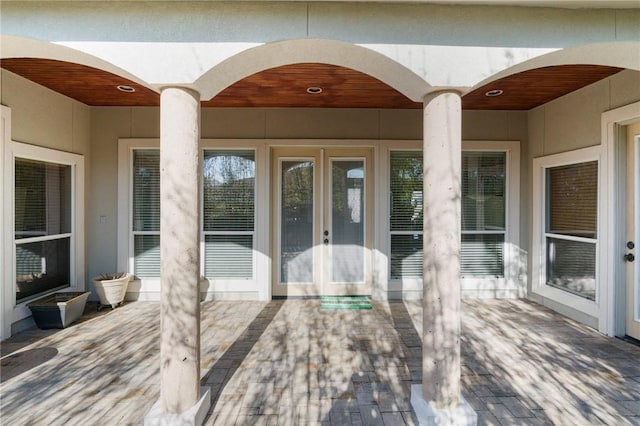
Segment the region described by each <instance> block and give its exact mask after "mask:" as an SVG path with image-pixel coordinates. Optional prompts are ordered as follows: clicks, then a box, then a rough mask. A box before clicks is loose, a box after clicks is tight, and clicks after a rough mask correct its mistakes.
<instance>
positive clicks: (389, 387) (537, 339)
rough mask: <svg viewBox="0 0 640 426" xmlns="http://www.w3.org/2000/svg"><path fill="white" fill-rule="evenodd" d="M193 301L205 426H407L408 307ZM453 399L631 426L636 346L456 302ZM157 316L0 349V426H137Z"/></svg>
mask: <svg viewBox="0 0 640 426" xmlns="http://www.w3.org/2000/svg"><path fill="white" fill-rule="evenodd" d="M373 305H374V308H373V309H372V310H322V309H320V302H319V300H288V301H273V302H268V303H267V302H205V303H203V304H202V339H201V340H202V383H203V384H206V385H207V386H209V387H210V388H211V390H212V395H213V403H212V408H211V410H210V413H209V416H208V418H207V420H206V424H207V425H234V424H239V425H244V424H246V425H254V424H256V425H267V424H273V425H288V424H322V425H349V424H353V425H376V424H380V425H382V424H384V425H405V424H407V425H411V424H414V423H415V416H414V415H413V414H412V412H411V406H410V403H409V398H410V391H409V389H410V386H411V384H412V383H419V382H420V380H421V362H420V359H421V344H420V334H421V319H420V318H421V309H420V305H419V303H418V302H404V303H403V302H388V303H387V302H374V303H373ZM462 309H463V324H462V329H463V334H462V353H463V360H462V361H463V365H462V389H463V394H464V395H465V397H466V399H467V400H468V401H469V403H470V404H471V405H472V406H473V407H474V409H475V410H476V411H477V413H478V418H479V422H478V423H479V424H495V425H536V424H557V425H592V424H593V425H596V424H604V425H616V426H617V425H625V424H627V425H628V424H631V425H640V347H637V346H634V345H632V344H630V343H627V342H624V341H621V340H619V339H613V338H607V337H604V336H602V335H600V334H598V333H597V332H595V331H593V330H591V329H589V328H588V327H585V326H583V325H580V324H577V323H575V322H573V321H571V320H568V319H566V318H565V317H563V316H561V315H559V314H556V313H553V312H551V311H549V310H548V309H546V308H544V307H541V306H539V305H536V304H533V303H531V302H528V301H524V300H473V301H465V302H463V304H462ZM158 327H159V305H158V304H157V303H151V302H135V303H128V304H126V305H124V306H123V307H120V308H116V309H115V310H113V311H102V312H100V313H97V312H95V308H94V307H92V306H90V307H88V309H87V314H86V315H85V316H84V317H83V319H82V320H81V321H80V322H78V323H76V324H74V325H73V326H71V327H69V328H67V329H64V330H38V329H31V330H28V331H25V332H22V333H19V334H17V335H16V336H14V337H12V338H11V339H8V340H6V341H4V342H2V367H1V370H0V373H1V381H2V383H1V385H0V397H1V409H2V411H1V414H0V416H1V417H0V420H1V421H0V423H1V424H2V425H124V424H141V422H142V418H143V417H144V414H145V413H146V412H147V411H148V410H149V408H150V407H151V405H153V403H154V402H155V401H156V400H157V399H158V396H159V390H160V388H159V341H158V336H159V331H158Z"/></svg>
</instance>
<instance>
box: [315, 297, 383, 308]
mask: <svg viewBox="0 0 640 426" xmlns="http://www.w3.org/2000/svg"><path fill="white" fill-rule="evenodd" d="M320 308H322V309H373V306H371V298H370V297H369V296H322V297H320Z"/></svg>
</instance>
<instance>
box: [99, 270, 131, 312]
mask: <svg viewBox="0 0 640 426" xmlns="http://www.w3.org/2000/svg"><path fill="white" fill-rule="evenodd" d="M130 279H131V275H130V274H126V275H125V276H124V277H122V278H116V279H113V280H102V279H100V277H96V278H94V279H93V284H94V285H95V287H96V293H98V297H99V298H100V305H104V306H109V305H110V306H111V307H112V308H115V307H116V306H118V305H119V304H120V303H122V301H123V300H124V296H125V294H126V293H127V286H128V285H129V280H130ZM100 308H101V306H98V309H100Z"/></svg>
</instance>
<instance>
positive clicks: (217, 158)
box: [203, 150, 256, 279]
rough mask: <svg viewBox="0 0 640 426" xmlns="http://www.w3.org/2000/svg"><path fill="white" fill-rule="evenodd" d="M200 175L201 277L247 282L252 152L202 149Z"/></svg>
mask: <svg viewBox="0 0 640 426" xmlns="http://www.w3.org/2000/svg"><path fill="white" fill-rule="evenodd" d="M203 173H204V178H203V225H204V235H205V237H204V247H205V249H204V260H203V262H204V270H205V276H206V277H208V278H226V279H251V278H253V270H254V256H253V247H254V238H255V235H254V223H255V179H256V165H255V152H254V151H252V150H234V151H232V150H205V152H204V163H203Z"/></svg>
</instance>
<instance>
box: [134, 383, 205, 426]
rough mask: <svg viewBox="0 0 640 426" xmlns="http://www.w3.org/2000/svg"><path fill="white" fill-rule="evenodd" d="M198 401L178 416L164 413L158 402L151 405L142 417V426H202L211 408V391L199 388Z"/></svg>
mask: <svg viewBox="0 0 640 426" xmlns="http://www.w3.org/2000/svg"><path fill="white" fill-rule="evenodd" d="M200 395H202V396H201V397H200V400H199V401H198V402H197V403H196V405H194V406H193V407H191V408H190V409H188V410H187V411H185V412H184V413H180V414H173V413H164V412H163V411H162V410H161V409H160V401H158V402H156V403H155V404H153V407H151V410H149V412H148V413H147V415H146V416H144V426H174V425H181V426H202V424H203V423H204V419H205V417H207V413H208V412H209V408H210V407H211V391H210V389H209V387H207V386H203V387H201V388H200Z"/></svg>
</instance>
